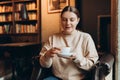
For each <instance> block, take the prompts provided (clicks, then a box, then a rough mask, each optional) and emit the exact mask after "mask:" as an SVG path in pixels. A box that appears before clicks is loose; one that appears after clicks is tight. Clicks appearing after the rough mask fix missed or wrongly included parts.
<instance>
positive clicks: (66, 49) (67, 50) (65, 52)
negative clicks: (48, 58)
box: [59, 47, 72, 57]
mask: <svg viewBox="0 0 120 80" xmlns="http://www.w3.org/2000/svg"><path fill="white" fill-rule="evenodd" d="M70 50H71V48H70V47H62V48H61V53H59V56H62V57H69V56H71V55H72V53H70Z"/></svg>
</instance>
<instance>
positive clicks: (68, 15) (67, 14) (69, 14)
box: [62, 11, 77, 18]
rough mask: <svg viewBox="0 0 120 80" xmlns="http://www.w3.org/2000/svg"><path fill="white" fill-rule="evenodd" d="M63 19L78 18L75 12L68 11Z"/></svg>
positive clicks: (63, 15)
mask: <svg viewBox="0 0 120 80" xmlns="http://www.w3.org/2000/svg"><path fill="white" fill-rule="evenodd" d="M62 17H64V18H67V17H69V18H70V17H77V15H76V14H75V13H74V12H70V11H66V12H64V13H63V14H62Z"/></svg>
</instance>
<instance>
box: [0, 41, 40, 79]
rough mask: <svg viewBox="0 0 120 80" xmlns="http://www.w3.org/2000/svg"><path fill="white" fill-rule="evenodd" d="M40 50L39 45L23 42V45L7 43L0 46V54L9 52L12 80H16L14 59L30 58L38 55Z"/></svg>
mask: <svg viewBox="0 0 120 80" xmlns="http://www.w3.org/2000/svg"><path fill="white" fill-rule="evenodd" d="M40 49H41V44H40V43H34V42H23V43H7V44H0V51H1V52H3V53H4V52H5V51H7V52H9V53H10V57H11V61H12V80H16V76H15V71H16V70H15V69H16V66H15V65H16V64H15V62H16V59H20V58H24V57H26V58H30V59H31V58H32V56H35V55H38V54H39V51H40Z"/></svg>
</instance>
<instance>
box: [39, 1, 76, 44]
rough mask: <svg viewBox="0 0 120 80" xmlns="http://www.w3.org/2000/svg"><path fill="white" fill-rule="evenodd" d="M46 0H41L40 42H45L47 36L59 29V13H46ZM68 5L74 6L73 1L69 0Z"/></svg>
mask: <svg viewBox="0 0 120 80" xmlns="http://www.w3.org/2000/svg"><path fill="white" fill-rule="evenodd" d="M47 1H48V0H41V18H42V19H41V25H42V26H41V31H42V42H45V41H46V40H47V39H48V36H50V35H52V34H54V33H57V32H59V31H60V13H52V14H50V13H48V12H47V4H48V3H47ZM70 5H72V6H74V5H75V1H74V0H70Z"/></svg>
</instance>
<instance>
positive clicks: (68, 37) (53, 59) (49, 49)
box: [40, 6, 98, 80]
mask: <svg viewBox="0 0 120 80" xmlns="http://www.w3.org/2000/svg"><path fill="white" fill-rule="evenodd" d="M79 20H80V15H79V12H78V10H77V9H76V8H75V7H71V6H66V7H65V8H64V9H63V11H62V12H61V24H62V31H61V32H60V33H57V34H54V35H53V36H50V37H49V39H48V41H47V42H46V43H45V44H44V46H43V48H42V50H41V52H40V55H41V57H40V64H41V65H42V66H43V67H46V68H49V67H52V71H53V74H54V75H55V76H56V77H58V78H60V79H62V80H82V79H84V77H85V76H84V74H83V73H82V71H80V69H84V70H88V69H90V68H91V67H92V66H93V64H95V63H96V61H97V60H98V54H97V51H96V48H95V45H94V42H93V40H92V38H91V36H90V35H89V34H88V33H84V32H81V31H78V30H76V26H77V24H78V22H79ZM65 46H69V47H70V48H71V51H70V52H71V53H72V55H71V56H70V57H61V56H59V54H60V53H61V47H65ZM49 80H50V79H49Z"/></svg>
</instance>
